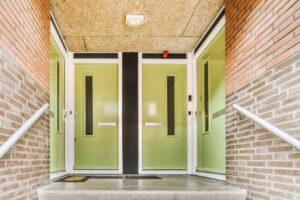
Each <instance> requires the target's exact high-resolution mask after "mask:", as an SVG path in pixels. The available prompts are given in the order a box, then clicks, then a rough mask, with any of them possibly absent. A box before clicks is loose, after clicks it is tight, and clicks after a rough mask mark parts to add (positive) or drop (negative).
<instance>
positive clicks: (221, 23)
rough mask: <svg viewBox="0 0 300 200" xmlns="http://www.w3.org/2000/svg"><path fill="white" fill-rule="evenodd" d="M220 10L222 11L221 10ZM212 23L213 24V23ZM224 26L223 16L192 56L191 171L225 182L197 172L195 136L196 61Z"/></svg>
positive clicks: (221, 176)
mask: <svg viewBox="0 0 300 200" xmlns="http://www.w3.org/2000/svg"><path fill="white" fill-rule="evenodd" d="M221 10H222V9H221ZM213 23H214V22H213ZM224 26H225V16H223V17H222V18H221V20H220V21H219V22H218V24H217V25H216V26H215V28H214V29H213V31H212V32H211V33H210V34H209V35H208V37H207V38H206V40H205V41H204V42H203V44H202V45H201V47H200V48H199V50H198V51H197V52H196V54H195V55H194V56H193V59H192V65H193V66H192V78H193V81H192V82H193V83H192V87H193V88H192V93H193V97H194V98H193V117H194V120H193V123H192V127H193V134H192V135H193V167H192V169H193V171H192V173H193V174H194V175H197V176H203V177H208V178H213V179H219V180H224V181H225V180H226V175H223V174H217V173H208V172H198V171H197V163H198V155H197V154H198V144H197V142H198V135H197V118H196V116H195V113H196V111H197V60H198V58H199V57H200V56H201V54H202V53H203V52H204V50H205V49H206V48H207V46H208V45H209V44H210V43H211V42H212V41H213V39H214V38H215V37H216V36H217V34H218V33H219V32H220V30H221V29H222V28H223V27H224Z"/></svg>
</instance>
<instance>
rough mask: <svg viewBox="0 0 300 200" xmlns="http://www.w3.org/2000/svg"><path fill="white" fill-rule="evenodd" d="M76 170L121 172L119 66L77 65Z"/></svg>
mask: <svg viewBox="0 0 300 200" xmlns="http://www.w3.org/2000/svg"><path fill="white" fill-rule="evenodd" d="M74 67H75V112H76V123H75V160H74V163H75V164H74V169H75V170H118V169H119V100H118V99H119V92H118V91H119V88H118V65H117V64H75V66H74Z"/></svg>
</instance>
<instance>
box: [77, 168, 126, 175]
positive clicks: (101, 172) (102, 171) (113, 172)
mask: <svg viewBox="0 0 300 200" xmlns="http://www.w3.org/2000/svg"><path fill="white" fill-rule="evenodd" d="M71 173H72V174H77V173H78V174H122V171H120V170H118V169H116V170H110V169H108V170H106V169H103V170H101V169H95V170H94V169H91V170H89V169H87V170H79V169H76V170H73V171H72V172H71Z"/></svg>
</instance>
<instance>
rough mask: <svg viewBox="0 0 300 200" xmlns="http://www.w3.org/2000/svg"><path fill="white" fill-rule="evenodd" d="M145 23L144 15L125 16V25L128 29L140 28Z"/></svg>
mask: <svg viewBox="0 0 300 200" xmlns="http://www.w3.org/2000/svg"><path fill="white" fill-rule="evenodd" d="M144 23H145V18H144V15H126V24H127V26H130V27H137V26H141V25H143V24H144Z"/></svg>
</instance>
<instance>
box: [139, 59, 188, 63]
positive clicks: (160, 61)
mask: <svg viewBox="0 0 300 200" xmlns="http://www.w3.org/2000/svg"><path fill="white" fill-rule="evenodd" d="M141 62H142V64H187V59H142V58H141Z"/></svg>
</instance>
